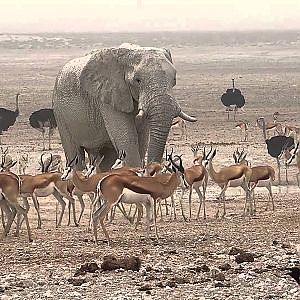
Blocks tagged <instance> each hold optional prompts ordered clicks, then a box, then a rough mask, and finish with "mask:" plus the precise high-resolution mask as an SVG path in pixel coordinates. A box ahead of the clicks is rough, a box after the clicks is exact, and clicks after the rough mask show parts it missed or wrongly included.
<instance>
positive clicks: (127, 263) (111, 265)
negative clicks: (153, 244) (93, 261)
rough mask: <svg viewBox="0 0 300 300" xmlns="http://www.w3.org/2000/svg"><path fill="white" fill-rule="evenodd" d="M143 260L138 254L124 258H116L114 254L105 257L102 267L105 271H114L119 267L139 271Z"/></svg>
mask: <svg viewBox="0 0 300 300" xmlns="http://www.w3.org/2000/svg"><path fill="white" fill-rule="evenodd" d="M140 267H141V260H140V258H139V257H136V256H128V257H124V258H116V257H115V256H114V255H107V256H104V257H103V262H102V264H101V269H102V270H103V271H112V270H117V269H124V270H133V271H139V269H140Z"/></svg>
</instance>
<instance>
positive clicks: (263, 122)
mask: <svg viewBox="0 0 300 300" xmlns="http://www.w3.org/2000/svg"><path fill="white" fill-rule="evenodd" d="M261 121H262V129H263V134H264V139H265V140H266V139H267V133H266V122H265V119H261Z"/></svg>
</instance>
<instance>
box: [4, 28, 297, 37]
mask: <svg viewBox="0 0 300 300" xmlns="http://www.w3.org/2000/svg"><path fill="white" fill-rule="evenodd" d="M297 31H299V32H300V28H295V29H234V30H233V29H232V30H217V29H213V30H212V29H208V30H197V29H193V30H185V29H181V30H145V31H41V32H34V31H30V32H0V35H4V34H15V35H22V34H24V35H25V34H58V33H63V34H87V33H89V34H120V33H134V34H136V33H161V32H165V33H176V32H180V33H188V32H194V33H243V32H297Z"/></svg>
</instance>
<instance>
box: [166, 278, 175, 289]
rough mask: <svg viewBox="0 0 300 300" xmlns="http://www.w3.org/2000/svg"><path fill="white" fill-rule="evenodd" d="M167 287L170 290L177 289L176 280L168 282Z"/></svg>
mask: <svg viewBox="0 0 300 300" xmlns="http://www.w3.org/2000/svg"><path fill="white" fill-rule="evenodd" d="M165 286H166V287H170V288H176V287H177V283H176V282H175V280H174V279H171V280H168V281H167V282H166V284H165Z"/></svg>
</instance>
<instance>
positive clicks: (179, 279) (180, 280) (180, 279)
mask: <svg viewBox="0 0 300 300" xmlns="http://www.w3.org/2000/svg"><path fill="white" fill-rule="evenodd" d="M173 280H174V281H175V282H176V283H177V284H187V283H190V280H189V278H187V277H179V276H178V277H177V276H176V277H174V278H173Z"/></svg>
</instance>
